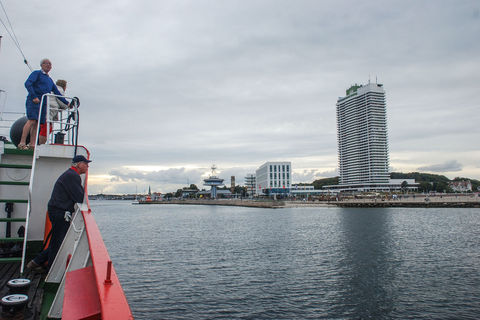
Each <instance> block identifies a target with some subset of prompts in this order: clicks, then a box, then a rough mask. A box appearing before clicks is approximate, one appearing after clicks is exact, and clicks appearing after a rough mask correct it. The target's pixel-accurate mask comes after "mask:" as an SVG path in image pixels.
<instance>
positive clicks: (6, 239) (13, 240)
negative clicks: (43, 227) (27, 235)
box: [0, 238, 23, 243]
mask: <svg viewBox="0 0 480 320" xmlns="http://www.w3.org/2000/svg"><path fill="white" fill-rule="evenodd" d="M22 241H23V238H0V243H5V242H22Z"/></svg>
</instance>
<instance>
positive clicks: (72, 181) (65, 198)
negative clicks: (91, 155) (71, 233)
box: [27, 156, 91, 269]
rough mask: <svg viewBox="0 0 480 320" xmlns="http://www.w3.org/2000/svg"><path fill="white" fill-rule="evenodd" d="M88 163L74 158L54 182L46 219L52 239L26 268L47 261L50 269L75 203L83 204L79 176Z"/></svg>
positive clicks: (40, 264)
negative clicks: (50, 229) (50, 225)
mask: <svg viewBox="0 0 480 320" xmlns="http://www.w3.org/2000/svg"><path fill="white" fill-rule="evenodd" d="M90 162H91V160H87V159H86V158H85V157H84V156H75V157H74V158H73V159H72V166H71V167H70V168H69V169H68V170H67V171H65V172H64V173H63V174H62V175H61V176H60V177H59V178H58V179H57V181H56V182H55V185H54V187H53V191H52V196H51V197H50V201H48V218H49V219H50V222H51V223H52V231H51V232H52V238H51V239H50V244H49V246H48V249H46V250H44V251H42V252H41V253H40V254H39V255H38V256H37V257H35V259H33V260H32V261H30V262H29V263H28V264H27V268H29V269H32V268H38V267H41V266H42V265H43V264H44V263H45V262H46V261H47V260H48V268H50V267H51V265H52V263H53V261H54V260H55V256H56V255H57V252H58V250H59V249H60V246H61V244H62V242H63V238H65V235H66V234H67V231H68V228H69V226H70V220H71V218H72V216H71V215H72V214H73V212H75V203H83V199H84V197H85V191H84V189H83V186H82V179H81V178H80V175H81V174H84V173H85V172H87V171H88V164H89V163H90Z"/></svg>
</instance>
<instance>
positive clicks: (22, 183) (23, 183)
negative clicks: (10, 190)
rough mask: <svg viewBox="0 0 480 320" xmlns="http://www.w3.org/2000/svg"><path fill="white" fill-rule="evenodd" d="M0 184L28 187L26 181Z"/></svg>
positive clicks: (2, 182) (1, 182)
mask: <svg viewBox="0 0 480 320" xmlns="http://www.w3.org/2000/svg"><path fill="white" fill-rule="evenodd" d="M0 184H3V185H10V186H28V185H29V184H30V183H29V182H27V181H0Z"/></svg>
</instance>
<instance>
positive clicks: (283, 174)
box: [270, 172, 290, 180]
mask: <svg viewBox="0 0 480 320" xmlns="http://www.w3.org/2000/svg"><path fill="white" fill-rule="evenodd" d="M280 177H281V178H283V180H285V177H287V179H290V173H288V172H287V174H286V175H285V172H283V173H282V175H281V176H280V172H279V173H278V178H279V179H280ZM270 179H277V173H272V172H270Z"/></svg>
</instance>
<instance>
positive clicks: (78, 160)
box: [72, 156, 92, 163]
mask: <svg viewBox="0 0 480 320" xmlns="http://www.w3.org/2000/svg"><path fill="white" fill-rule="evenodd" d="M77 162H86V163H89V162H92V160H87V158H85V157H84V156H75V157H73V159H72V163H77Z"/></svg>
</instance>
